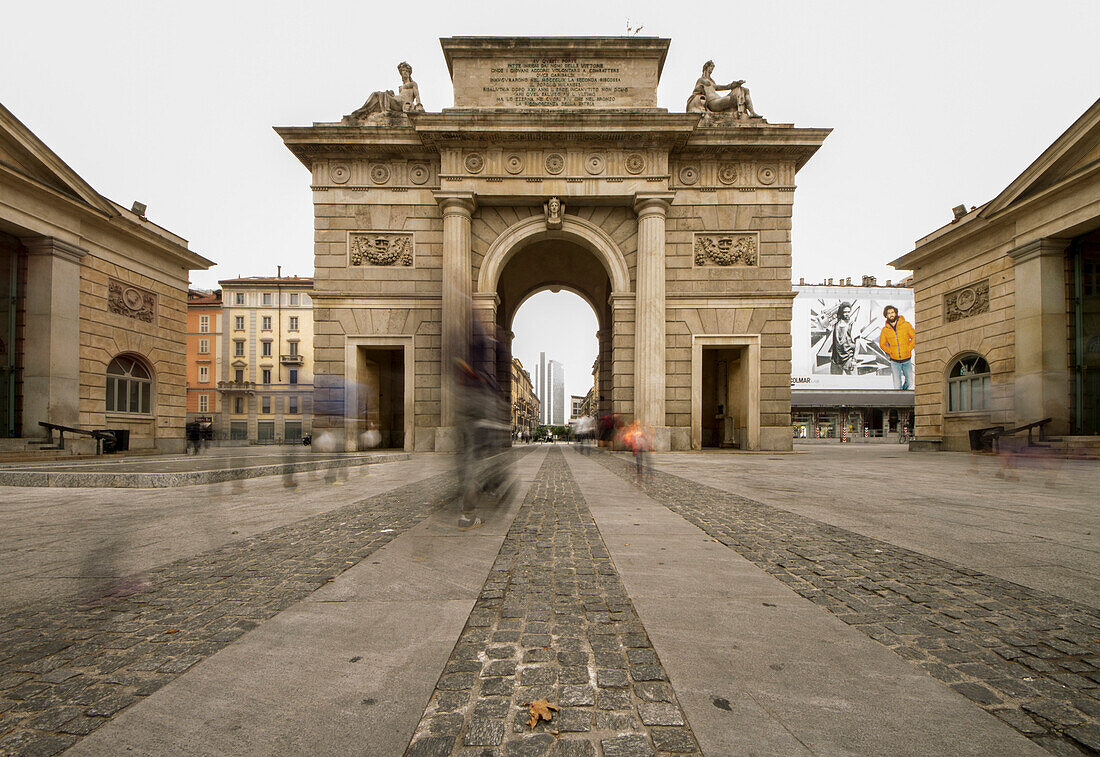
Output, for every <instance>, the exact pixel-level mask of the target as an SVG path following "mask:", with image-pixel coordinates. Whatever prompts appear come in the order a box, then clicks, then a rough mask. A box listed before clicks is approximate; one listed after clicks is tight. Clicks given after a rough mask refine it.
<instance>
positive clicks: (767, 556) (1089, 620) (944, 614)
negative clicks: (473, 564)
mask: <svg viewBox="0 0 1100 757" xmlns="http://www.w3.org/2000/svg"><path fill="white" fill-rule="evenodd" d="M596 459H597V460H598V461H599V462H600V463H601V464H603V465H604V466H605V467H607V468H608V469H609V470H611V471H612V472H613V473H615V474H617V475H618V476H620V477H621V478H624V479H626V480H628V481H632V482H634V483H635V484H636V485H638V486H640V487H641V489H642V490H643V491H644V492H645V493H646V494H647V495H648V496H649V497H651V498H652V499H654V500H655V501H657V502H660V503H661V504H663V505H665V506H666V507H668V508H669V509H671V510H672V511H673V512H675V513H677V514H679V515H681V516H682V517H684V518H685V519H686V520H688V521H689V522H691V523H693V524H695V525H696V526H698V527H699V528H701V529H703V530H704V531H705V532H706V533H707V534H709V535H710V536H711V537H712V538H714V539H715V540H716V541H718V542H721V543H722V544H725V545H726V546H728V547H730V548H732V549H734V550H736V551H737V552H738V553H739V554H741V555H742V556H744V557H745V558H747V559H748V560H750V561H751V562H753V563H754V564H756V565H757V566H759V567H760V568H762V569H763V570H765V571H767V572H768V573H769V574H771V575H773V576H774V577H776V578H777V579H779V580H780V581H783V582H784V583H786V584H787V585H788V586H789V587H790V588H791V589H793V590H794V591H795V592H797V593H798V594H800V595H801V596H803V597H805V598H807V599H809V600H810V601H812V602H814V603H815V604H817V605H819V606H820V607H821V608H823V609H825V610H827V611H829V612H831V613H833V614H835V615H836V616H837V617H838V618H839V619H840V620H842V621H844V622H845V623H847V624H849V625H851V626H852V627H854V628H856V629H858V630H860V631H862V632H863V633H864V634H866V635H867V636H869V637H871V638H872V639H874V640H876V641H878V642H879V643H881V644H883V645H885V646H887V647H889V648H890V649H892V650H893V651H894V652H895V653H896V654H898V655H899V656H901V657H903V658H905V659H907V660H910V661H911V662H913V663H914V664H915V665H918V666H919V667H921V668H922V669H924V670H925V671H927V672H928V674H929V675H931V676H933V677H935V678H936V679H938V680H940V681H942V682H943V683H944V684H946V685H948V686H950V687H951V688H952V689H954V690H955V691H957V692H958V693H959V694H962V695H963V696H965V697H967V698H968V699H970V700H972V701H974V702H976V703H977V704H979V705H981V706H982V707H983V708H984V709H986V710H987V711H989V712H991V713H992V714H994V715H996V716H997V717H998V718H1000V719H1001V720H1003V721H1004V722H1005V723H1007V724H1009V725H1010V726H1012V727H1013V728H1015V729H1016V730H1018V731H1020V732H1021V733H1023V734H1024V735H1026V736H1028V737H1030V738H1031V739H1033V740H1034V741H1036V742H1037V743H1039V744H1040V745H1041V746H1043V747H1045V748H1046V749H1047V750H1049V751H1051V752H1053V753H1054V754H1059V755H1079V754H1092V753H1096V752H1098V751H1100V612H1098V611H1097V610H1095V609H1094V608H1091V607H1088V606H1085V605H1081V604H1077V603H1074V602H1071V601H1069V600H1066V599H1062V598H1060V597H1056V596H1053V595H1051V594H1047V593H1045V592H1041V591H1038V590H1035V589H1030V588H1026V587H1023V586H1019V585H1017V584H1014V583H1011V582H1009V581H1005V580H1003V579H999V578H995V577H992V576H989V575H986V574H983V573H981V572H979V571H975V570H970V569H968V568H965V567H961V566H958V565H953V564H951V563H949V562H946V561H943V560H938V559H935V558H932V557H929V556H927V555H924V554H921V553H919V552H914V551H911V550H908V549H903V548H901V547H898V546H895V545H893V544H890V543H889V542H885V541H881V540H878V539H873V538H869V537H866V536H863V535H861V534H857V533H855V532H852V531H848V530H845V529H842V528H838V527H836V526H832V525H829V524H825V523H821V522H820V521H817V520H813V519H812V518H807V517H805V516H802V515H796V514H794V513H791V512H788V511H786V510H781V509H778V508H775V507H770V506H767V505H764V504H761V503H759V502H755V501H753V500H750V499H745V498H743V497H739V496H737V495H735V494H731V493H728V492H724V491H720V490H718V489H714V488H712V487H709V486H704V485H702V484H699V483H696V482H694V481H691V480H689V479H686V478H682V477H679V476H674V475H671V474H668V473H664V472H661V471H655V470H650V471H648V473H647V476H646V477H645V478H644V479H643V480H642V481H640V482H639V481H638V480H637V478H636V473H635V468H634V465H633V463H632V462H630V461H628V460H627V459H624V458H622V457H617V456H613V455H609V454H601V455H599V456H598V457H596Z"/></svg>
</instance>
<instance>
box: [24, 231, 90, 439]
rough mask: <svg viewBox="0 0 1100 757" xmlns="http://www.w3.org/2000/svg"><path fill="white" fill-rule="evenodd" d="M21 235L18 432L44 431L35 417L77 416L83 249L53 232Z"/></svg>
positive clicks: (71, 421) (65, 421)
mask: <svg viewBox="0 0 1100 757" xmlns="http://www.w3.org/2000/svg"><path fill="white" fill-rule="evenodd" d="M21 241H22V242H23V246H24V247H26V249H27V293H26V300H25V301H26V311H25V312H26V321H25V324H26V325H25V329H26V334H27V338H26V339H25V341H24V344H25V345H26V346H25V348H24V355H23V435H24V436H26V437H38V436H45V435H46V430H45V429H44V428H42V427H41V426H39V425H38V422H39V421H45V422H48V423H59V424H62V425H66V426H76V425H77V424H78V423H79V421H80V265H81V259H82V258H83V257H84V256H85V255H86V254H87V250H84V249H81V248H80V247H76V246H75V245H72V244H69V243H68V242H63V241H61V240H60V239H55V238H53V237H26V238H24V239H22V240H21ZM104 381H106V378H104Z"/></svg>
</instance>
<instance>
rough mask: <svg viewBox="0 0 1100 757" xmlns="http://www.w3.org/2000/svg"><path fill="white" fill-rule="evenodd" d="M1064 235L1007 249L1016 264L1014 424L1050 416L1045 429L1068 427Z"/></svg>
mask: <svg viewBox="0 0 1100 757" xmlns="http://www.w3.org/2000/svg"><path fill="white" fill-rule="evenodd" d="M1068 244H1069V241H1068V240H1065V239H1039V240H1036V241H1034V242H1031V243H1029V244H1026V245H1023V246H1022V247H1018V248H1016V249H1015V250H1013V251H1012V252H1010V253H1009V257H1011V258H1012V260H1013V264H1014V268H1015V278H1016V298H1015V300H1016V301H1015V321H1016V386H1015V405H1016V408H1015V415H1016V423H1017V424H1021V425H1022V424H1025V423H1031V422H1033V421H1039V420H1042V419H1043V418H1054V422H1053V423H1051V424H1050V425H1049V426H1047V428H1046V433H1050V434H1066V433H1069V430H1070V429H1069V424H1068V420H1069V417H1070V413H1069V387H1070V365H1069V359H1068V357H1067V348H1066V334H1067V333H1068V329H1069V321H1068V316H1067V313H1066V311H1067V307H1066V247H1067V246H1068Z"/></svg>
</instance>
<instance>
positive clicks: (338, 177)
mask: <svg viewBox="0 0 1100 757" xmlns="http://www.w3.org/2000/svg"><path fill="white" fill-rule="evenodd" d="M328 177H329V178H330V179H332V183H333V184H347V183H348V179H350V178H351V168H350V167H349V166H348V164H347V163H333V164H332V167H331V168H329V169H328Z"/></svg>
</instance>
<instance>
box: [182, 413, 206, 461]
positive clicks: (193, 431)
mask: <svg viewBox="0 0 1100 757" xmlns="http://www.w3.org/2000/svg"><path fill="white" fill-rule="evenodd" d="M185 428H186V434H187V454H188V455H190V454H191V450H194V451H195V454H196V455H197V454H199V452H200V451H202V425H200V424H199V422H198V421H191V422H190V423H188V424H187V426H186V427H185Z"/></svg>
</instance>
